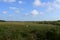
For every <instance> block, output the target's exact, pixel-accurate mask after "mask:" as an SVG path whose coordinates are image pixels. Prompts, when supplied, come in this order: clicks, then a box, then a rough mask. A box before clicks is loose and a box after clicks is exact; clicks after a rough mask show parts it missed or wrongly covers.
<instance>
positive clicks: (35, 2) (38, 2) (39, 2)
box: [33, 0, 42, 6]
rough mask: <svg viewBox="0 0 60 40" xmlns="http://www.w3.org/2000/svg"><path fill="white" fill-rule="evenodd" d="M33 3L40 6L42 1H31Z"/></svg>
mask: <svg viewBox="0 0 60 40" xmlns="http://www.w3.org/2000/svg"><path fill="white" fill-rule="evenodd" d="M33 5H35V6H41V5H42V3H41V1H40V0H35V1H34V2H33Z"/></svg>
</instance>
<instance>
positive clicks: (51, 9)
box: [46, 6, 54, 12]
mask: <svg viewBox="0 0 60 40" xmlns="http://www.w3.org/2000/svg"><path fill="white" fill-rule="evenodd" d="M52 11H54V8H53V7H51V6H49V7H48V8H47V10H46V12H52Z"/></svg>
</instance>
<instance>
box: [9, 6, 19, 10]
mask: <svg viewBox="0 0 60 40" xmlns="http://www.w3.org/2000/svg"><path fill="white" fill-rule="evenodd" d="M9 8H10V9H12V10H15V9H18V8H16V7H12V6H11V7H9Z"/></svg>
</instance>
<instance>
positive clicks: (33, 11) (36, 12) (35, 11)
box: [31, 9, 39, 16]
mask: <svg viewBox="0 0 60 40" xmlns="http://www.w3.org/2000/svg"><path fill="white" fill-rule="evenodd" d="M31 14H32V15H33V16H36V15H38V14H39V12H38V10H36V9H34V10H32V12H31Z"/></svg>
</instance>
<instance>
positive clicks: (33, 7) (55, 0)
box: [0, 0, 60, 21]
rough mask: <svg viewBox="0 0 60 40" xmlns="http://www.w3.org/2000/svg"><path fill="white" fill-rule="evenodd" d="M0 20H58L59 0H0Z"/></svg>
mask: <svg viewBox="0 0 60 40" xmlns="http://www.w3.org/2000/svg"><path fill="white" fill-rule="evenodd" d="M0 20H7V21H53V20H60V0H0Z"/></svg>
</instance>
